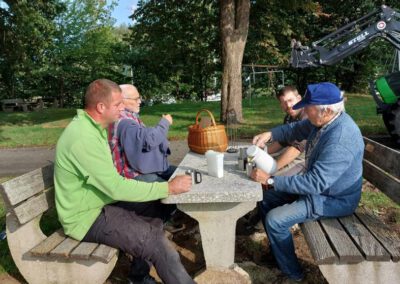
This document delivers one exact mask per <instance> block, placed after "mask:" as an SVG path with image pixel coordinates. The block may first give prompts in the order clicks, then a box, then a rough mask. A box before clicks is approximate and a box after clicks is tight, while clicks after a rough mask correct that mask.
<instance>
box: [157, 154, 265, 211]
mask: <svg viewBox="0 0 400 284" xmlns="http://www.w3.org/2000/svg"><path fill="white" fill-rule="evenodd" d="M237 158H238V153H224V176H223V177H222V178H216V177H213V176H210V175H208V172H207V161H206V157H205V156H204V155H200V154H196V153H193V152H189V153H188V154H186V156H185V158H184V159H183V161H182V162H181V163H180V164H179V166H178V169H177V170H176V171H175V173H174V176H175V175H179V174H184V173H185V171H186V170H188V169H192V170H193V169H194V170H197V171H199V172H201V173H202V175H203V181H202V182H201V183H199V184H195V185H193V186H192V189H191V191H189V192H186V193H183V194H179V195H171V196H169V197H168V198H165V199H163V200H162V202H163V203H166V204H180V203H219V202H249V201H260V200H261V199H262V189H261V185H260V184H259V183H258V182H255V181H253V180H251V179H250V178H249V177H248V176H247V175H246V172H245V171H239V170H238V166H237Z"/></svg>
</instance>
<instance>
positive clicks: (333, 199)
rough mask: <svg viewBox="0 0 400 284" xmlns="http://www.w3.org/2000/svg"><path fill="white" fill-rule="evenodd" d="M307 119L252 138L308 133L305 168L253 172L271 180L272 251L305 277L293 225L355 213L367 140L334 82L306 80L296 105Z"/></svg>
mask: <svg viewBox="0 0 400 284" xmlns="http://www.w3.org/2000/svg"><path fill="white" fill-rule="evenodd" d="M303 107H304V110H305V113H306V114H307V116H308V119H306V120H302V121H299V122H297V123H292V124H287V125H282V126H278V127H275V128H273V129H272V130H271V131H270V132H265V133H262V134H259V135H257V136H255V137H254V139H253V144H255V145H258V146H263V145H264V144H265V143H266V142H268V141H270V140H272V141H274V140H277V141H293V140H303V139H307V144H306V158H305V159H306V161H305V172H304V173H303V174H301V175H293V176H275V177H274V176H270V175H268V174H267V173H265V172H263V171H262V170H260V169H256V170H254V171H253V173H252V178H253V179H254V180H256V181H259V182H260V183H262V184H265V185H267V186H268V189H267V190H266V191H264V198H263V200H262V201H261V202H260V203H259V208H260V212H261V218H262V221H263V225H264V228H265V230H266V232H267V235H268V238H269V242H270V248H271V252H272V254H273V256H274V258H275V260H276V262H277V264H278V266H279V268H280V270H281V271H282V272H283V273H284V274H285V275H286V276H287V277H288V278H290V279H292V280H295V281H301V280H302V279H303V277H304V274H303V272H302V269H301V267H300V264H299V262H298V259H297V257H296V254H295V250H294V245H293V239H292V235H291V233H290V231H289V229H290V227H292V226H293V225H294V224H297V223H303V222H306V221H311V220H317V219H321V218H326V217H340V216H346V215H350V214H352V213H353V212H354V210H355V209H356V208H357V205H358V202H359V200H360V197H361V187H362V159H363V152H364V142H363V139H362V135H361V132H360V130H359V128H358V126H357V125H356V124H355V122H354V121H353V119H352V118H351V117H350V116H349V115H348V114H346V113H345V112H344V104H343V98H342V95H341V92H340V90H339V89H338V87H336V86H335V85H334V84H332V83H328V82H325V83H319V84H311V85H308V86H307V91H306V93H305V96H304V98H303V99H302V100H301V101H300V102H299V103H297V104H296V105H295V106H294V107H293V109H299V108H303Z"/></svg>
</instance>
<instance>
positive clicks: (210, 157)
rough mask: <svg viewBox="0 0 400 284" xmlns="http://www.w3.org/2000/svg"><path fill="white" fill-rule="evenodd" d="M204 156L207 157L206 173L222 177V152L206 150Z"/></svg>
mask: <svg viewBox="0 0 400 284" xmlns="http://www.w3.org/2000/svg"><path fill="white" fill-rule="evenodd" d="M205 156H206V158H207V169H208V174H209V175H210V176H214V177H217V178H222V177H223V176H224V153H220V152H215V151H213V150H208V151H207V152H206V154H205Z"/></svg>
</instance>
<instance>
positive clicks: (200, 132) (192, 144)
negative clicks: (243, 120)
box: [188, 109, 228, 154]
mask: <svg viewBox="0 0 400 284" xmlns="http://www.w3.org/2000/svg"><path fill="white" fill-rule="evenodd" d="M203 111H204V112H207V113H208V115H209V116H210V117H211V121H212V124H211V125H210V126H208V127H205V128H202V127H201V126H200V125H199V116H200V113H201V112H203ZM188 144H189V148H190V150H192V151H193V152H196V153H199V154H204V153H205V152H206V151H207V150H214V151H218V152H225V150H226V148H228V137H227V136H226V132H225V126H223V125H217V124H216V123H215V119H214V116H213V114H212V113H211V112H210V111H209V110H206V109H202V110H200V111H199V112H198V113H197V115H196V124H193V125H191V126H189V135H188Z"/></svg>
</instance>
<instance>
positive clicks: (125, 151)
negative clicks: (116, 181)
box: [109, 85, 176, 182]
mask: <svg viewBox="0 0 400 284" xmlns="http://www.w3.org/2000/svg"><path fill="white" fill-rule="evenodd" d="M120 87H121V90H122V96H123V101H124V105H125V109H124V110H123V111H121V113H120V118H119V120H118V121H117V122H115V123H113V124H111V125H110V127H109V143H110V147H111V152H112V156H113V160H114V165H115V167H116V168H117V170H118V172H119V173H120V175H122V176H124V177H126V178H134V179H136V180H141V181H146V182H154V181H165V180H168V179H169V178H170V177H171V175H172V174H173V172H174V171H175V169H176V167H175V166H169V164H168V159H167V158H168V155H170V154H171V151H170V149H169V142H168V139H167V135H168V129H169V126H170V125H172V116H171V115H169V114H165V115H163V116H162V118H161V120H160V122H159V123H158V124H157V126H155V127H146V126H145V125H144V123H143V122H142V121H141V120H140V118H139V112H140V105H141V103H142V98H141V97H140V94H139V92H138V90H137V89H136V87H135V86H133V85H121V86H120Z"/></svg>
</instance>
